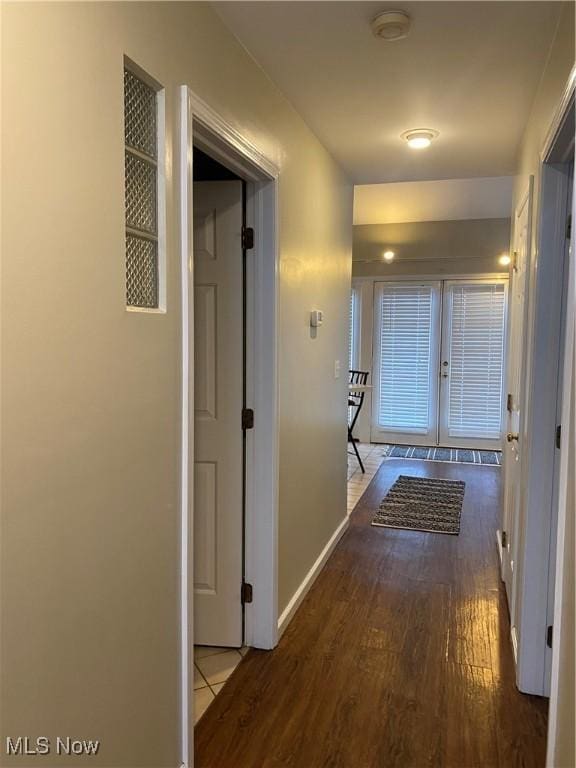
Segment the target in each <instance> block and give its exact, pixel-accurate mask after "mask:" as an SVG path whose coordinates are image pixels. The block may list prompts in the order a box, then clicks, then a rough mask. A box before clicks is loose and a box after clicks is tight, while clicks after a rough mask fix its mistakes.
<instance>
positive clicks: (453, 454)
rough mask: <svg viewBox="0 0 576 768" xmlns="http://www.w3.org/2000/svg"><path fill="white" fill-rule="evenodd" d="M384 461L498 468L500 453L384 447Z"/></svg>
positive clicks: (416, 446) (411, 446)
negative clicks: (447, 463) (446, 462)
mask: <svg viewBox="0 0 576 768" xmlns="http://www.w3.org/2000/svg"><path fill="white" fill-rule="evenodd" d="M383 447H384V453H383V456H384V458H386V459H421V460H422V459H423V460H424V461H453V462H457V463H458V464H492V465H494V466H498V467H499V466H500V464H501V463H502V452H501V451H475V450H472V449H471V448H426V447H422V446H419V445H385V446H383Z"/></svg>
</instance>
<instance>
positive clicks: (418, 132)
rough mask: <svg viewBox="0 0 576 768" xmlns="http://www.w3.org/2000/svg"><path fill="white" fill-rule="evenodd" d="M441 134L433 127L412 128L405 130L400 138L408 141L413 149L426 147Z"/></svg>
mask: <svg viewBox="0 0 576 768" xmlns="http://www.w3.org/2000/svg"><path fill="white" fill-rule="evenodd" d="M438 135H439V133H438V131H435V130H434V129H433V128H412V129H411V130H409V131H404V133H402V134H401V136H400V138H402V139H404V140H405V141H407V142H408V146H409V147H410V148H411V149H426V148H427V147H429V146H430V144H432V142H433V141H434V139H435V138H437V137H438Z"/></svg>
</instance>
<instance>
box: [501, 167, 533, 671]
mask: <svg viewBox="0 0 576 768" xmlns="http://www.w3.org/2000/svg"><path fill="white" fill-rule="evenodd" d="M533 203H534V176H530V178H529V179H528V186H527V187H526V189H525V191H524V194H523V195H522V196H521V197H520V201H519V203H518V205H517V206H516V208H515V210H514V219H513V221H514V224H513V228H512V231H511V238H510V243H511V248H510V250H511V252H512V253H515V249H516V242H517V241H516V235H517V231H518V219H519V218H520V217H521V216H522V213H523V211H524V210H525V209H526V210H527V223H526V264H525V272H524V280H525V286H524V304H523V306H522V329H524V328H526V327H527V317H528V304H529V290H530V268H531V263H532V227H533V214H534V211H533ZM514 258H516V257H514ZM515 266H516V262H513V263H512V265H511V271H514V270H515ZM513 288H514V282H513V281H512V283H511V284H510V285H509V301H510V295H511V294H510V289H513ZM512 322H513V313H512V311H511V308H510V304H509V305H508V316H507V328H506V349H507V364H506V375H505V387H504V391H505V392H509V391H510V386H509V379H510V374H511V370H512V368H511V365H510V358H509V351H510V350H511V349H513V345H512V344H511V341H510V334H511V332H512ZM526 358H527V355H526V343H524V344H523V345H522V346H521V348H520V359H519V361H517V362H518V365H517V366H516V367H517V370H518V380H519V387H518V400H519V402H520V408H521V413H520V418H521V419H522V418H525V413H524V412H525V402H526V378H527V373H526V372H527V359H526ZM507 406H508V404H507V402H506V400H505V401H504V403H503V408H502V425H503V427H504V429H503V432H504V431H505V430H506V429H507V428H508V425H509V417H510V412H509V411H508V407H507ZM521 430H522V424H520V425H519V431H521ZM521 440H522V441H524V435H521ZM522 444H523V443H522ZM508 456H509V448H508V446H507V445H506V443H505V442H504V441H503V443H502V515H501V522H500V528H498V530H497V531H496V544H497V547H498V554H499V557H500V572H501V578H502V581H503V582H504V584H505V585H508V583H509V584H510V594H509V595H508V592H507V599H508V600H509V612H510V638H511V643H512V650H513V654H514V662H515V663H517V659H518V641H517V636H516V625H515V622H514V616H515V604H516V583H515V581H514V573H513V567H514V563H516V561H517V554H518V545H517V540H518V530H519V521H518V520H517V519H516V518H515V517H510V518H509V517H508V511H509V507H510V500H509V487H510V481H509V479H508V475H509V473H510V465H509V458H508ZM522 460H525V456H524V451H522V453H521V454H520V459H519V462H520V467H519V468H518V472H517V477H518V479H520V478H521V473H522V468H521V467H522V465H521V462H522ZM503 532H506V533H507V536H508V541H507V543H506V546H505V547H503V546H502V541H503V536H502V533H503Z"/></svg>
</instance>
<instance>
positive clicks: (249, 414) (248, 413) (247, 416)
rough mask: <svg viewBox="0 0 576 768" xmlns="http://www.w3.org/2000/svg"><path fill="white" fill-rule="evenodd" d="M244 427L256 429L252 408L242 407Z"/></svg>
mask: <svg viewBox="0 0 576 768" xmlns="http://www.w3.org/2000/svg"><path fill="white" fill-rule="evenodd" d="M242 429H244V430H246V429H254V411H253V410H252V408H243V409H242Z"/></svg>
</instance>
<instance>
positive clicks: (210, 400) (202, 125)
mask: <svg viewBox="0 0 576 768" xmlns="http://www.w3.org/2000/svg"><path fill="white" fill-rule="evenodd" d="M180 158H181V163H180V171H181V176H180V180H181V198H182V206H181V269H182V273H181V276H182V358H183V365H182V506H181V524H182V550H181V573H182V578H181V609H182V623H181V649H182V655H181V670H182V724H181V725H182V762H183V764H184V765H189V764H191V762H192V759H191V748H192V739H191V733H192V729H193V725H194V722H195V720H197V719H198V716H199V715H200V714H201V713H202V708H206V706H208V705H209V703H210V699H211V698H213V696H214V694H215V693H216V692H217V691H219V690H220V688H221V686H222V683H223V682H224V680H225V678H226V677H227V676H228V674H229V673H230V671H231V667H232V668H233V666H234V665H235V663H237V662H239V660H240V654H239V649H243V648H244V647H246V646H252V647H256V648H262V649H268V648H273V647H274V646H275V645H276V643H277V638H278V609H277V524H278V523H277V519H278V416H277V413H278V408H277V373H276V369H277V322H276V316H277V274H278V269H277V265H278V254H277V241H276V206H277V202H276V200H277V191H276V179H277V176H278V170H277V168H276V166H275V164H274V163H273V162H272V161H270V159H269V158H268V157H266V155H264V154H263V153H261V152H260V151H259V149H258V148H257V147H255V146H254V144H253V143H252V142H250V141H248V140H247V139H245V138H244V137H243V136H242V135H241V134H240V133H238V132H237V131H236V130H235V128H233V127H232V126H230V125H229V124H227V123H226V122H225V121H224V120H223V119H222V118H221V117H220V116H219V115H218V114H217V113H215V112H214V111H213V110H212V109H211V108H210V107H209V106H208V105H207V104H206V103H205V102H203V101H202V100H201V99H199V98H198V97H197V96H195V95H194V94H193V93H192V92H191V91H190V90H189V89H188V88H187V87H185V86H183V87H182V88H181V146H180ZM195 643H196V644H198V645H200V646H202V648H203V650H201V651H200V652H199V653H198V657H199V658H200V657H201V658H202V659H205V661H202V662H201V663H200V661H199V658H198V659H196V658H195V649H194V644H195ZM215 650H217V651H218V652H217V653H216V652H215ZM227 654H231V656H234V659H232V658H228V657H227ZM217 656H221V658H220V659H217V658H216V657H217ZM225 657H226V658H225ZM210 659H212V660H211V661H210ZM202 667H204V669H202ZM216 668H217V669H216ZM198 683H200V684H201V685H202V688H203V689H204V690H205V695H204V699H205V701H204V703H203V705H201V706H199V707H198V708H196V706H195V698H196V697H195V695H194V694H195V688H196V686H197V684H198Z"/></svg>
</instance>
